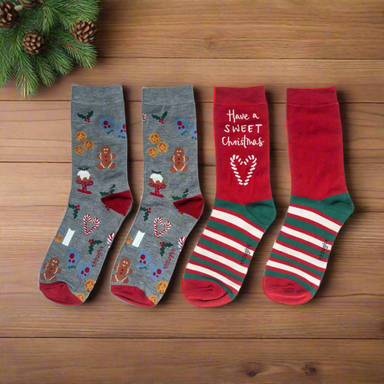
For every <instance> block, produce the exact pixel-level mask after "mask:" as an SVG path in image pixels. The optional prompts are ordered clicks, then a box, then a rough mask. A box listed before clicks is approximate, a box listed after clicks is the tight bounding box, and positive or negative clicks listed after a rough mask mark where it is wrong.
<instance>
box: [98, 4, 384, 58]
mask: <svg viewBox="0 0 384 384" xmlns="http://www.w3.org/2000/svg"><path fill="white" fill-rule="evenodd" d="M116 8H118V9H119V12H116ZM383 8H384V6H383V3H382V2H381V1H380V0H365V1H364V2H361V1H357V0H352V1H348V3H344V2H334V1H331V0H323V1H322V0H309V1H305V0H296V1H294V2H293V1H288V0H283V1H276V2H270V1H268V0H261V1H259V2H258V3H257V5H256V4H252V3H250V2H249V1H248V0H237V1H236V2H233V1H231V0H210V1H209V2H196V1H194V0H184V1H183V2H182V3H180V2H179V1H177V0H167V1H161V2H159V1H156V0H149V1H146V2H142V1H140V0H134V1H130V2H129V3H122V2H121V1H119V0H108V1H107V2H105V5H104V4H103V9H104V13H103V14H102V17H100V19H99V21H98V26H99V27H100V29H101V30H105V29H110V28H117V27H118V28H122V27H127V28H129V27H131V28H135V29H134V30H135V32H136V33H137V34H139V35H142V37H145V38H148V37H156V36H158V34H161V33H162V28H161V27H165V26H168V27H169V29H171V28H172V30H173V36H179V35H181V34H186V32H188V31H189V35H190V36H194V35H195V33H196V32H195V31H197V30H199V31H200V34H203V33H204V34H205V37H209V36H212V35H213V31H215V32H216V34H217V35H218V37H221V36H222V35H220V34H219V33H220V32H221V33H223V34H224V33H225V32H226V30H227V29H228V28H230V29H229V31H228V35H230V36H232V37H237V38H238V37H249V38H258V39H260V38H263V37H269V38H271V39H292V38H294V39H299V40H301V39H308V38H316V39H319V38H322V39H332V38H340V39H348V38H350V39H353V38H367V39H371V38H377V39H379V38H382V28H381V27H382V15H381V13H382V11H383ZM110 20H113V21H114V23H113V24H112V25H111V24H110ZM145 27H146V28H145ZM183 27H184V28H185V29H183ZM140 28H143V29H140ZM144 28H145V29H144ZM187 28H189V29H187ZM212 29H213V30H212ZM129 37H130V38H132V37H133V36H132V34H130V35H129ZM162 56H163V57H166V56H167V52H166V51H163V55H162Z"/></svg>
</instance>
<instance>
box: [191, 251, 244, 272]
mask: <svg viewBox="0 0 384 384" xmlns="http://www.w3.org/2000/svg"><path fill="white" fill-rule="evenodd" d="M192 255H193V256H195V257H197V258H199V259H202V260H205V261H208V262H210V263H212V264H215V265H218V266H219V267H221V268H224V269H227V270H228V272H232V273H234V274H235V275H237V276H239V277H241V278H242V279H244V277H245V275H246V274H245V273H241V272H239V271H236V270H235V269H233V268H231V267H230V266H228V265H226V264H223V263H220V261H217V260H214V259H211V258H210V257H207V256H204V255H202V254H200V253H199V252H196V251H194V252H193V254H192ZM192 261H196V260H192ZM231 261H232V260H231ZM238 265H240V264H238ZM244 267H245V266H244ZM218 273H221V274H224V272H220V271H218Z"/></svg>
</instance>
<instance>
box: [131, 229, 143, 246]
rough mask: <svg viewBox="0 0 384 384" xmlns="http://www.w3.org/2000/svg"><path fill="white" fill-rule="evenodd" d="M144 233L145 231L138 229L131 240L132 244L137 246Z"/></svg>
mask: <svg viewBox="0 0 384 384" xmlns="http://www.w3.org/2000/svg"><path fill="white" fill-rule="evenodd" d="M144 235H145V232H141V231H138V232H137V234H136V237H135V240H133V243H132V246H133V247H136V248H137V247H139V246H140V243H141V240H143V237H144Z"/></svg>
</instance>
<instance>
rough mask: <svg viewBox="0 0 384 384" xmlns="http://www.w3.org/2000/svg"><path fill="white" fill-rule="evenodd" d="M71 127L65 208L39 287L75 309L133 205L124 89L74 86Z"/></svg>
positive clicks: (41, 271)
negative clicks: (69, 172)
mask: <svg viewBox="0 0 384 384" xmlns="http://www.w3.org/2000/svg"><path fill="white" fill-rule="evenodd" d="M71 126H72V186H71V191H70V195H69V200H68V208H67V210H66V212H65V214H64V218H63V221H62V222H61V225H60V227H59V229H58V231H57V235H56V237H55V238H54V240H53V241H52V244H51V246H50V247H49V250H48V252H47V255H46V256H45V259H44V262H43V265H42V268H41V270H40V273H39V287H40V291H41V292H42V293H43V295H44V296H46V297H47V298H48V299H49V300H52V301H54V302H56V303H59V304H66V305H78V304H82V303H83V302H84V301H85V300H86V299H87V297H88V295H89V293H90V291H91V290H92V288H93V286H94V284H95V282H96V280H97V277H98V276H99V273H100V270H101V267H102V266H103V263H104V260H105V257H106V255H107V253H108V250H109V248H110V246H111V244H112V242H113V239H114V236H115V233H116V232H117V231H118V229H119V227H120V225H121V223H122V221H123V220H124V218H125V216H126V215H127V214H128V212H129V210H130V208H131V205H132V197H131V192H130V190H129V185H128V178H127V139H126V128H125V114H124V99H123V91H122V87H121V86H120V85H114V86H107V87H83V86H80V85H74V86H73V88H72V103H71Z"/></svg>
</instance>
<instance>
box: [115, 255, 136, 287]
mask: <svg viewBox="0 0 384 384" xmlns="http://www.w3.org/2000/svg"><path fill="white" fill-rule="evenodd" d="M130 265H131V260H129V259H127V258H124V259H121V260H120V263H119V264H116V266H115V271H116V273H115V274H114V275H113V276H112V281H113V282H115V283H117V282H120V283H128V281H129V280H128V277H127V275H132V269H130V268H129V266H130Z"/></svg>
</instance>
